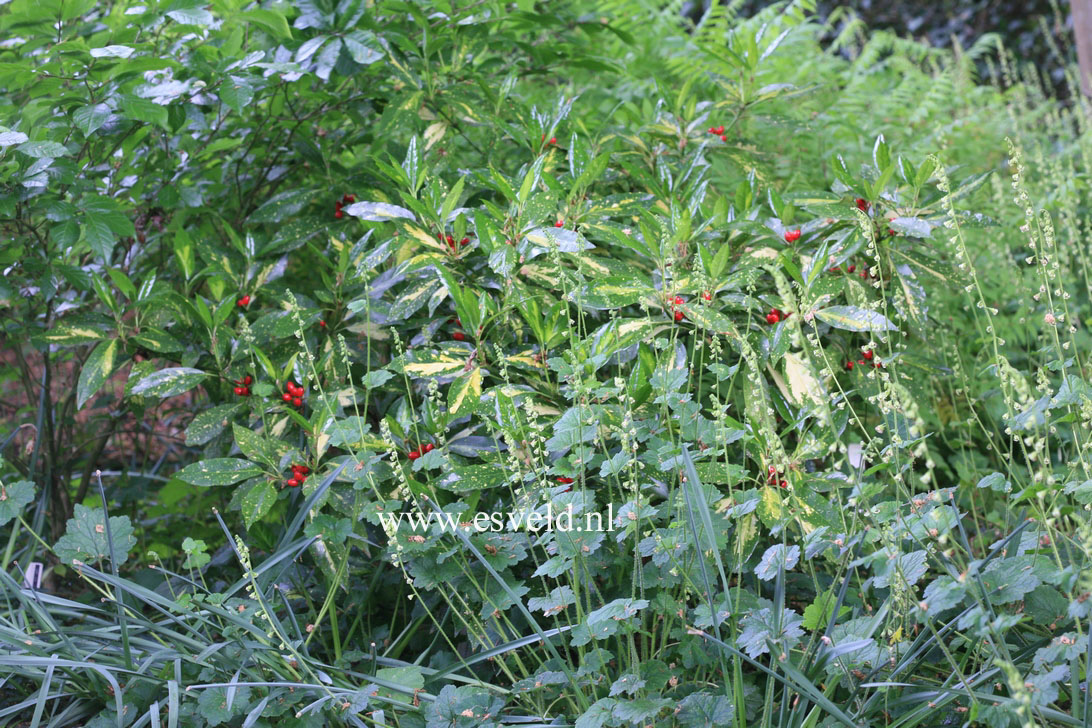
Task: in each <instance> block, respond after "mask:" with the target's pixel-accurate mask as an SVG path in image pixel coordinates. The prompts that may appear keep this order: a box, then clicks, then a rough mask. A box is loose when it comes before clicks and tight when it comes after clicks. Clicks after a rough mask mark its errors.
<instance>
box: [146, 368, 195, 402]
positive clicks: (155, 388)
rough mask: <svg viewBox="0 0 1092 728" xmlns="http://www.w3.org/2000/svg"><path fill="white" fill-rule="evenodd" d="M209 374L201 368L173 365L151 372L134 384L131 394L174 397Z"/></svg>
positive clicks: (186, 390) (189, 388)
mask: <svg viewBox="0 0 1092 728" xmlns="http://www.w3.org/2000/svg"><path fill="white" fill-rule="evenodd" d="M206 376H208V375H206V374H205V372H203V371H201V370H200V369H193V368H191V367H171V368H170V369H160V370H159V371H158V372H154V373H153V374H149V375H148V376H146V377H144V378H143V379H141V380H140V381H139V382H137V383H136V384H134V385H133V389H132V392H131V394H133V395H134V396H141V397H159V398H161V399H162V398H164V397H174V396H175V395H178V394H182V393H183V392H188V391H189V390H191V389H193V388H194V387H196V386H197V385H198V384H200V383H201V381H202V380H203V379H205V377H206Z"/></svg>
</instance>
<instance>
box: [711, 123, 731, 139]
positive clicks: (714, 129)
mask: <svg viewBox="0 0 1092 728" xmlns="http://www.w3.org/2000/svg"><path fill="white" fill-rule="evenodd" d="M709 133H710V134H712V135H713V136H719V137H720V140H721V141H722V142H726V141H728V137H727V136H725V134H724V124H721V125H720V126H711V127H709Z"/></svg>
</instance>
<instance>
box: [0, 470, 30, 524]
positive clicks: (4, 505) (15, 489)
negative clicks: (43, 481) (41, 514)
mask: <svg viewBox="0 0 1092 728" xmlns="http://www.w3.org/2000/svg"><path fill="white" fill-rule="evenodd" d="M32 500H34V483H32V482H30V481H29V480H20V481H17V482H15V483H11V484H9V485H0V526H6V525H7V523H8V521H13V520H15V519H16V518H18V517H19V514H21V513H22V512H23V509H24V508H26V507H27V505H29V504H30V502H31V501H32Z"/></svg>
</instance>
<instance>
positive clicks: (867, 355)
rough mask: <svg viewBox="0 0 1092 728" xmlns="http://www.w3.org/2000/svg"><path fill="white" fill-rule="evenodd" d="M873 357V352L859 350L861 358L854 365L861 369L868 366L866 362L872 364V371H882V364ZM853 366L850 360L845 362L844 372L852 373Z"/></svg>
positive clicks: (874, 354)
mask: <svg viewBox="0 0 1092 728" xmlns="http://www.w3.org/2000/svg"><path fill="white" fill-rule="evenodd" d="M875 356H876V353H875V352H874V351H872V350H871V349H862V350H861V357H862V358H861V359H858V360H857V362H856V365H857V366H861V367H865V366H868V362H872V368H873V369H883V362H882V361H880V360H879V359H875ZM853 366H854V362H853V360H852V359H850V360H849V361H847V362H846V371H849V372H851V371H853Z"/></svg>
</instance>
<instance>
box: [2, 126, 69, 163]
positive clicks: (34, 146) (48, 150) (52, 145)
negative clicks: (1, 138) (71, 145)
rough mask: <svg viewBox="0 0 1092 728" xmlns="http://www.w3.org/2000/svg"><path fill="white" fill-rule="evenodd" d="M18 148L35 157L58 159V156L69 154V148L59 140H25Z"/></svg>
mask: <svg viewBox="0 0 1092 728" xmlns="http://www.w3.org/2000/svg"><path fill="white" fill-rule="evenodd" d="M15 133H18V132H15ZM18 150H19V151H20V152H22V153H23V154H25V155H27V156H28V157H34V158H35V159H43V158H45V157H49V158H50V159H56V158H57V157H66V156H68V150H67V149H65V146H64V145H63V144H58V143H57V142H25V143H23V144H20V145H19V147H18Z"/></svg>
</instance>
